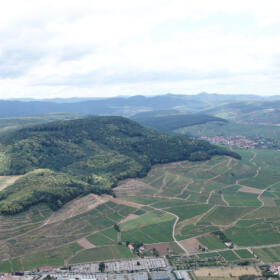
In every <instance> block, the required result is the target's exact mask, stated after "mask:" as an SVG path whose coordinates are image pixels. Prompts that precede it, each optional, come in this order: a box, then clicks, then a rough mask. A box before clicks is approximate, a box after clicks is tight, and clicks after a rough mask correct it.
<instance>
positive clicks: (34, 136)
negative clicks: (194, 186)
mask: <svg viewBox="0 0 280 280" xmlns="http://www.w3.org/2000/svg"><path fill="white" fill-rule="evenodd" d="M0 145H1V147H0V149H1V155H0V156H1V161H0V175H19V174H26V175H25V176H24V177H22V179H20V180H18V181H16V183H14V184H13V185H11V186H9V187H7V188H6V189H4V190H3V191H2V192H1V195H0V211H1V212H2V213H3V214H13V213H16V212H20V211H22V210H24V209H27V208H28V207H30V206H31V205H33V204H36V203H39V202H42V201H44V202H47V203H48V204H50V206H51V207H52V208H57V207H60V206H61V205H63V204H64V203H65V202H67V201H68V200H70V199H73V198H74V197H76V196H78V195H83V194H86V193H88V192H94V193H103V192H110V191H111V188H112V187H114V186H115V185H116V184H117V182H118V180H121V179H125V178H129V177H139V176H140V177H141V176H145V175H146V174H147V172H148V171H149V169H150V168H151V166H152V165H153V164H156V163H167V162H172V161H179V160H186V159H188V160H191V161H196V160H206V159H210V158H211V157H212V156H213V155H229V156H233V157H236V158H239V155H238V154H236V153H233V152H231V151H228V150H226V149H223V148H220V147H217V146H214V145H211V144H209V143H208V142H204V141H197V140H191V139H189V138H187V137H184V136H171V135H166V134H161V133H157V132H154V131H151V130H149V129H146V128H144V127H142V126H141V125H139V124H138V123H136V122H134V121H131V120H128V119H126V118H123V117H90V118H86V119H77V120H69V121H59V122H53V123H47V124H41V125H36V126H32V127H28V128H23V129H20V130H17V131H14V132H11V133H9V134H6V135H4V136H2V137H1V138H0ZM36 169H47V170H44V171H41V172H39V173H33V172H32V171H34V170H36ZM53 181H55V182H58V183H55V187H52V182H53ZM69 189H71V192H70V193H69ZM19 190H20V191H19Z"/></svg>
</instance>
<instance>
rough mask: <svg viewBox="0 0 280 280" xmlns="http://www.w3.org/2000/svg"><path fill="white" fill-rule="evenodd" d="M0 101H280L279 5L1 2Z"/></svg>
mask: <svg viewBox="0 0 280 280" xmlns="http://www.w3.org/2000/svg"><path fill="white" fill-rule="evenodd" d="M0 38H1V40H0V98H1V99H6V98H30V97H31V98H54V97H74V96H75V97H109V96H120V95H124V96H129V95H136V94H137V95H138V94H143V95H156V94H165V93H176V94H195V93H199V92H211V93H223V94H227V93H231V94H258V95H275V94H280V1H279V0H261V1H259V0H253V1H251V0H242V1H239V0H234V1H225V0H211V1H209V0H194V1H193V0H172V1H170V0H167V1H166V0H139V1H138V0H118V1H116V0H102V1H100V0H98V1H96V0H34V1H33V0H25V1H22V0H9V1H5V0H1V10H0Z"/></svg>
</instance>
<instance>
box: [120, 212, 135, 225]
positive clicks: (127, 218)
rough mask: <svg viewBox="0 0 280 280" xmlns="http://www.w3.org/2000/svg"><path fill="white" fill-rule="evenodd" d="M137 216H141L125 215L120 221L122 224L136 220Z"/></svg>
mask: <svg viewBox="0 0 280 280" xmlns="http://www.w3.org/2000/svg"><path fill="white" fill-rule="evenodd" d="M136 218H139V216H138V215H135V214H129V215H128V216H127V217H125V218H124V219H123V220H121V221H120V224H122V223H125V222H128V221H131V220H134V219H136Z"/></svg>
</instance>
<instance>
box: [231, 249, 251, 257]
mask: <svg viewBox="0 0 280 280" xmlns="http://www.w3.org/2000/svg"><path fill="white" fill-rule="evenodd" d="M235 253H236V254H237V255H238V256H239V257H240V258H242V259H253V258H254V255H253V254H252V253H250V252H249V251H248V250H246V249H244V250H235Z"/></svg>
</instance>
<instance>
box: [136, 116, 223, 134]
mask: <svg viewBox="0 0 280 280" xmlns="http://www.w3.org/2000/svg"><path fill="white" fill-rule="evenodd" d="M162 114H163V113H162ZM133 119H134V120H136V121H137V122H139V123H140V124H142V125H144V126H146V127H149V128H152V129H156V130H158V131H163V132H171V131H173V130H175V129H178V128H182V127H188V126H193V125H198V124H205V123H208V122H217V121H219V122H227V120H224V119H221V118H218V117H215V116H209V115H204V114H174V113H173V114H169V115H160V114H159V115H156V114H153V115H152V114H150V115H148V114H146V116H145V114H137V115H136V116H134V117H133Z"/></svg>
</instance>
